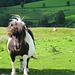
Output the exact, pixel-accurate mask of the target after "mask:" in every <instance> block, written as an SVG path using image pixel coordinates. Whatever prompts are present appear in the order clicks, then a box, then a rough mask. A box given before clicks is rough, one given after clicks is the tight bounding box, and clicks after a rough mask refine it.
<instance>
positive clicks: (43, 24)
mask: <svg viewBox="0 0 75 75" xmlns="http://www.w3.org/2000/svg"><path fill="white" fill-rule="evenodd" d="M48 21H49V18H48V17H47V16H46V15H44V16H42V17H40V19H39V21H38V26H40V27H47V26H49V23H48Z"/></svg>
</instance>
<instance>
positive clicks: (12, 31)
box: [7, 15, 26, 50]
mask: <svg viewBox="0 0 75 75" xmlns="http://www.w3.org/2000/svg"><path fill="white" fill-rule="evenodd" d="M13 18H14V19H12V21H11V22H10V23H9V26H8V31H7V32H8V33H7V34H8V36H9V37H10V38H12V41H13V45H14V49H15V50H18V49H20V48H21V46H22V43H23V42H24V38H25V36H26V33H25V29H26V26H25V23H24V22H23V21H22V19H21V18H20V16H18V15H15V16H14V17H13Z"/></svg>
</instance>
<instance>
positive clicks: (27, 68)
mask: <svg viewBox="0 0 75 75" xmlns="http://www.w3.org/2000/svg"><path fill="white" fill-rule="evenodd" d="M29 59H30V58H28V59H27V66H26V67H27V73H29V69H28V63H29Z"/></svg>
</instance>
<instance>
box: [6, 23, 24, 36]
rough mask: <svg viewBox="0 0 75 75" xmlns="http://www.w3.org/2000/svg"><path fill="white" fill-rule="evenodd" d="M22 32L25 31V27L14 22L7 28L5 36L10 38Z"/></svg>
mask: <svg viewBox="0 0 75 75" xmlns="http://www.w3.org/2000/svg"><path fill="white" fill-rule="evenodd" d="M23 30H25V25H23V24H22V23H17V22H15V23H13V24H10V25H9V26H8V28H7V35H8V36H9V37H12V35H14V34H16V33H21V32H22V31H23Z"/></svg>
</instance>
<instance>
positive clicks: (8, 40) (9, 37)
mask: <svg viewBox="0 0 75 75" xmlns="http://www.w3.org/2000/svg"><path fill="white" fill-rule="evenodd" d="M11 40H12V38H10V37H9V39H8V43H7V47H8V44H9V42H10V41H11ZM8 52H9V49H8Z"/></svg>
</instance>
